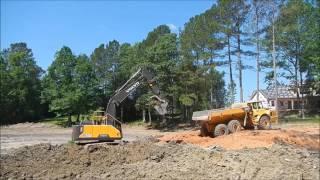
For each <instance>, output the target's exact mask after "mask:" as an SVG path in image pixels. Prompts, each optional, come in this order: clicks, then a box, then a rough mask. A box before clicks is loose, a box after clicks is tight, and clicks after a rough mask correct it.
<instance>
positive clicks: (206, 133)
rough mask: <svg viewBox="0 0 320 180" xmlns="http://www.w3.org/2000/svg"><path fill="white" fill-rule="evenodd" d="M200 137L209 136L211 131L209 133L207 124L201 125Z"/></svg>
mask: <svg viewBox="0 0 320 180" xmlns="http://www.w3.org/2000/svg"><path fill="white" fill-rule="evenodd" d="M200 136H202V137H206V136H209V131H208V129H207V126H206V124H205V123H203V124H201V129H200Z"/></svg>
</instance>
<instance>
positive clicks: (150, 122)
mask: <svg viewBox="0 0 320 180" xmlns="http://www.w3.org/2000/svg"><path fill="white" fill-rule="evenodd" d="M148 115H149V124H150V125H151V124H152V119H151V108H150V107H149V108H148Z"/></svg>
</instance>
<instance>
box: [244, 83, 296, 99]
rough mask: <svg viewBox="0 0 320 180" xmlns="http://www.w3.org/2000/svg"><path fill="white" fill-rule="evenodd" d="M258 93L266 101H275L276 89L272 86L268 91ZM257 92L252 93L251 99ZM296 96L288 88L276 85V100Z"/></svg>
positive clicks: (263, 90) (262, 90)
mask: <svg viewBox="0 0 320 180" xmlns="http://www.w3.org/2000/svg"><path fill="white" fill-rule="evenodd" d="M259 91H260V93H261V94H262V95H263V96H264V97H265V98H267V99H275V98H276V89H275V87H274V86H272V87H271V88H269V89H261V90H259ZM256 93H257V91H256V90H255V91H253V93H252V95H251V98H250V99H252V98H253V97H254V96H255V95H256ZM296 97H297V94H296V93H294V91H293V90H291V88H290V87H289V86H285V85H278V98H296Z"/></svg>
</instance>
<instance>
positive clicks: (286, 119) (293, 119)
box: [280, 115, 320, 124]
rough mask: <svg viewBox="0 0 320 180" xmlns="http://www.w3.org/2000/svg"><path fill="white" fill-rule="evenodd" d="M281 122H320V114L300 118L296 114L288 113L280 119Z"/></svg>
mask: <svg viewBox="0 0 320 180" xmlns="http://www.w3.org/2000/svg"><path fill="white" fill-rule="evenodd" d="M280 122H281V123H318V124H319V123H320V116H319V115H313V116H307V115H306V116H305V118H304V119H302V118H301V117H300V116H298V115H289V116H285V117H283V118H281V119H280Z"/></svg>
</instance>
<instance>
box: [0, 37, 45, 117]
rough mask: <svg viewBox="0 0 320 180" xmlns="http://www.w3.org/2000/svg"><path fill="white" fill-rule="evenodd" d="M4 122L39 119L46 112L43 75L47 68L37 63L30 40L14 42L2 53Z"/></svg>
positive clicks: (2, 115) (2, 109)
mask: <svg viewBox="0 0 320 180" xmlns="http://www.w3.org/2000/svg"><path fill="white" fill-rule="evenodd" d="M0 71H1V72H0V73H1V108H0V109H1V110H0V116H1V122H3V123H14V122H21V121H26V120H35V119H38V118H40V116H41V115H42V109H43V108H42V106H41V105H40V92H41V84H40V77H41V75H42V73H43V70H42V69H41V68H40V67H39V66H38V65H36V62H35V60H34V57H33V53H32V50H31V49H29V48H28V47H27V44H26V43H14V44H11V45H10V48H8V49H5V50H3V51H2V52H1V57H0Z"/></svg>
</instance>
